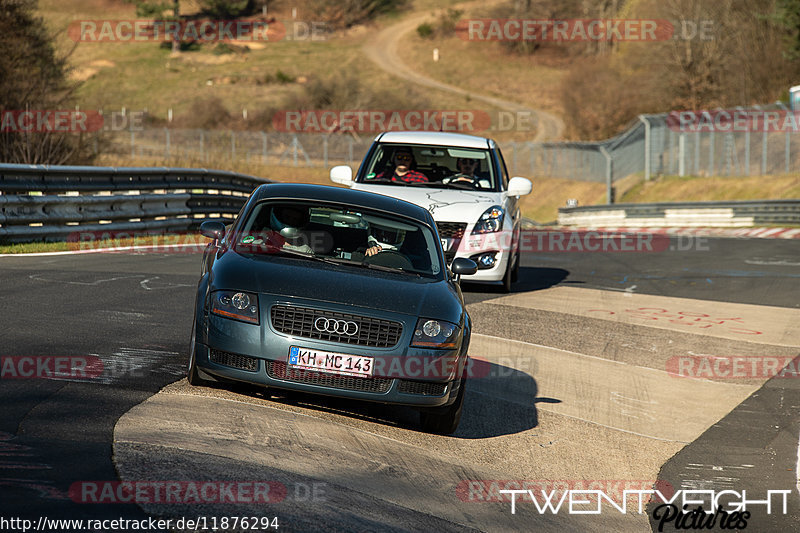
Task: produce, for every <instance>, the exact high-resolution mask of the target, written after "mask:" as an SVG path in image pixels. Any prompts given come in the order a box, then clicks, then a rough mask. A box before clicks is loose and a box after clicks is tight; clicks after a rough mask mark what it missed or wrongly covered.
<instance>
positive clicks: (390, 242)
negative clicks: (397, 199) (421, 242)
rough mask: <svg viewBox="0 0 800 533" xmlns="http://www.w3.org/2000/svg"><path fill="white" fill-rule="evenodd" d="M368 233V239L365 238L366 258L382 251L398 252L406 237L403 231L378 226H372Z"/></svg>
mask: <svg viewBox="0 0 800 533" xmlns="http://www.w3.org/2000/svg"><path fill="white" fill-rule="evenodd" d="M369 233H370V234H369V237H367V251H366V252H364V253H365V255H366V256H367V257H369V256H373V255H375V254H377V253H379V252H382V251H384V250H392V251H397V250H399V249H400V246H401V245H402V244H403V240H404V239H405V237H406V232H405V231H403V230H400V229H394V228H390V227H387V226H380V225H378V224H372V225H371V226H370V228H369Z"/></svg>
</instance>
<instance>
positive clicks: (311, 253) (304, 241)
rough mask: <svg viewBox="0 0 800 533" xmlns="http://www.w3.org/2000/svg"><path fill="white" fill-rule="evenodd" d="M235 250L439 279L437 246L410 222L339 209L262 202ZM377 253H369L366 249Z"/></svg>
mask: <svg viewBox="0 0 800 533" xmlns="http://www.w3.org/2000/svg"><path fill="white" fill-rule="evenodd" d="M235 239H236V242H235V245H234V249H235V250H236V251H237V252H239V253H244V254H255V255H269V254H276V255H291V256H292V257H295V258H297V259H308V260H322V261H326V260H327V261H328V262H331V263H335V264H340V265H342V267H343V268H348V267H359V266H361V267H363V266H372V267H374V268H379V269H380V268H382V269H384V270H396V271H398V272H404V273H411V274H419V275H421V276H429V277H435V278H439V277H440V276H441V275H442V271H443V268H442V265H441V261H440V255H439V248H440V244H439V241H438V240H437V239H436V237H435V235H434V233H433V231H431V229H430V228H429V227H428V226H426V225H424V224H421V223H419V222H418V221H415V220H413V219H407V218H404V217H394V216H391V215H387V214H386V213H383V212H378V211H370V210H365V209H361V208H358V209H354V208H352V207H349V206H343V205H328V204H318V203H312V202H287V201H266V202H260V203H258V204H256V205H255V206H254V207H253V208H252V210H251V211H250V212H249V213H248V214H247V215H246V220H245V222H244V224H243V225H242V228H241V231H239V233H238V234H237V235H236V237H235ZM375 247H379V248H380V250H377V251H375V252H374V253H373V254H369V253H368V250H369V249H370V248H375Z"/></svg>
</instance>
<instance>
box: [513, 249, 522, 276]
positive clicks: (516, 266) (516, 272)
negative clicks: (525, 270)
mask: <svg viewBox="0 0 800 533" xmlns="http://www.w3.org/2000/svg"><path fill="white" fill-rule="evenodd" d="M520 260H521V257H520V255H519V251H517V254H516V255H515V256H514V270H513V271H512V272H511V283H516V282H517V281H519V263H520Z"/></svg>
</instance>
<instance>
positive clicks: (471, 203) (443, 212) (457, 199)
mask: <svg viewBox="0 0 800 533" xmlns="http://www.w3.org/2000/svg"><path fill="white" fill-rule="evenodd" d="M353 189H356V190H360V191H368V192H374V193H378V194H383V195H385V196H391V197H392V198H399V199H400V200H405V201H406V202H411V203H412V204H417V205H419V206H421V207H424V208H425V209H427V210H428V211H430V213H431V215H433V219H434V220H436V221H437V222H466V223H468V224H473V223H475V222H476V221H477V220H478V218H479V217H480V216H481V215H482V214H483V213H484V211H486V210H487V209H489V208H490V207H492V206H493V205H500V206H502V205H503V193H499V192H491V191H459V190H455V189H433V188H427V187H419V186H409V187H404V186H402V185H366V184H363V183H356V184H355V185H354V186H353Z"/></svg>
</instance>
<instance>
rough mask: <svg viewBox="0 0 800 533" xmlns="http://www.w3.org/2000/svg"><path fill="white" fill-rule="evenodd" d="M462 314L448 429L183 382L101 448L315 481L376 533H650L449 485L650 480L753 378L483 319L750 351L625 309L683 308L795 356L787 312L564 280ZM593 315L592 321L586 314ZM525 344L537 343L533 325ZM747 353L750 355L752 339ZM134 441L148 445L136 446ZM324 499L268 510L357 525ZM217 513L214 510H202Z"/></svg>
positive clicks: (640, 519) (612, 517) (642, 523)
mask: <svg viewBox="0 0 800 533" xmlns="http://www.w3.org/2000/svg"><path fill="white" fill-rule="evenodd" d="M471 305H472V306H476V307H478V306H479V307H480V308H481V309H482V311H481V313H479V314H480V316H481V319H480V321H478V322H476V326H475V331H476V333H474V334H473V338H472V343H471V348H470V353H471V355H472V356H473V357H475V358H477V359H482V360H484V362H483V365H484V367H483V368H484V369H485V370H486V369H488V371H487V372H485V373H483V374H481V373H477V374H476V375H475V377H473V378H472V379H471V380H470V381H469V383H468V385H467V395H466V400H465V409H464V418H463V419H462V423H461V426H460V427H459V430H458V431H457V432H456V433H455V434H454V435H453V436H448V437H443V436H437V435H428V434H424V433H421V432H419V431H418V430H417V428H416V427H413V424H414V422H413V421H410V420H411V418H410V417H411V415H410V414H409V413H410V411H409V410H404V409H401V408H397V407H389V408H387V409H383V410H385V411H387V412H388V414H384V413H381V414H377V415H376V414H375V413H376V410H375V408H374V407H366V408H364V409H366V414H364V411H363V410H362V408H361V407H360V406H353V405H351V403H350V402H344V403H343V404H342V403H341V402H337V401H332V402H331V401H327V400H325V399H324V398H322V397H320V398H316V399H308V400H307V401H303V400H301V401H300V402H297V401H286V400H285V399H282V398H278V399H275V398H271V397H269V396H268V395H265V394H263V393H261V392H258V391H256V392H255V393H254V392H253V391H252V390H237V389H231V390H226V389H223V388H205V387H200V388H198V387H190V386H188V384H186V382H185V381H179V382H177V383H174V384H172V385H170V386H168V387H166V388H165V389H163V390H162V391H161V392H160V393H158V394H156V395H155V396H153V397H151V398H150V399H148V400H147V401H146V402H143V403H142V404H140V405H139V406H137V407H136V408H134V409H132V410H130V411H129V412H128V413H126V414H125V415H124V416H123V417H122V418H121V419H120V420H119V422H118V423H117V425H116V427H115V430H114V454H115V458H116V464H117V468H118V470H119V473H120V477H121V479H123V480H131V479H147V478H148V476H149V477H153V476H154V475H156V473H154V472H148V470H149V466H148V465H149V464H151V463H150V462H151V461H152V460H153V458H154V457H162V458H164V461H161V460H156V461H154V463H155V464H158V465H159V466H158V468H159V472H158V476H159V478H160V479H163V478H165V476H166V478H169V475H167V474H165V473H164V472H163V471H162V469H163V468H164V464H166V465H167V468H168V469H174V471H175V472H176V474H175V475H178V473H183V474H184V478H185V476H186V472H196V473H200V472H213V471H215V468H218V467H215V464H217V463H218V462H219V461H220V460H221V459H223V458H224V459H225V460H230V461H233V463H232V464H239V465H240V469H241V470H242V472H243V474H242V475H245V474H244V472H246V473H247V474H248V475H249V477H248V476H245V477H246V478H247V479H252V478H258V479H272V478H271V477H270V476H273V477H275V478H279V479H288V480H290V482H291V480H292V479H302V480H316V481H318V482H323V483H325V486H326V487H327V490H328V492H329V493H330V494H335V495H336V496H335V498H337V499H339V498H344V499H345V500H347V499H350V500H352V501H355V500H356V499H360V500H364V501H369V502H371V505H373V506H374V508H375V509H376V512H377V513H378V514H381V513H387V516H394V513H395V512H396V511H397V510H398V509H399V508H402V509H403V516H404V517H405V518H403V520H408V521H407V522H403V521H402V520H401V521H400V522H392V521H390V522H388V523H387V526H388V527H389V530H392V529H394V528H399V529H414V524H416V522H415V521H416V520H418V519H419V520H422V518H420V517H428V519H430V520H432V521H435V523H436V524H437V527H438V528H440V529H442V530H444V531H450V530H463V529H465V528H466V529H473V528H474V529H477V530H483V531H507V530H522V529H526V528H530V527H534V525H535V527H536V529H537V530H539V529H540V530H543V531H561V530H565V529H566V530H583V531H608V530H614V531H644V530H648V529H649V525H648V516H647V515H646V514H638V513H636V512H635V511H634V510H633V508H629V509H628V512H627V514H625V515H621V514H620V513H619V512H616V511H614V510H613V509H611V510H604V512H603V514H602V515H589V516H586V515H584V516H577V515H570V514H569V513H567V512H566V510H565V509H562V510H561V511H560V512H559V513H558V514H557V515H553V514H551V513H545V514H541V513H539V512H537V510H536V509H535V508H534V507H533V506H532V504H531V502H524V501H522V500H520V501H518V502H517V507H516V514H513V515H512V514H511V512H510V503H509V501H508V500H504V501H485V499H489V498H488V496H487V495H486V494H485V493H482V492H481V491H475V492H474V493H470V496H469V497H468V498H465V497H464V493H463V491H462V492H459V487H461V488H462V489H463V487H464V483H466V482H468V481H470V480H479V481H480V482H481V483H484V485H481V486H489V484H490V482H491V480H495V481H498V480H499V481H500V485H499V486H503V485H502V483H503V480H505V481H509V480H514V481H520V482H522V481H526V480H527V481H532V482H540V481H542V480H549V482H553V481H554V480H560V482H562V483H566V484H570V483H571V484H572V485H571V486H575V485H576V483H577V485H579V486H581V487H583V486H585V485H587V484H589V483H592V482H595V483H601V484H602V483H608V484H609V486H611V485H612V484H614V483H617V484H619V483H626V482H628V483H630V482H636V481H639V482H646V483H649V484H653V483H656V482H657V481H658V475H659V469H660V468H661V465H663V464H664V462H665V461H667V460H668V459H669V458H670V457H673V456H674V455H675V454H676V453H678V452H679V451H680V450H681V449H682V448H683V447H684V445H685V444H686V443H689V442H691V441H693V440H694V439H696V438H698V437H699V436H701V435H702V434H704V432H706V431H707V430H708V429H709V428H710V427H712V426H713V425H714V424H715V423H716V422H717V421H718V420H720V419H721V418H723V417H725V416H726V415H727V414H728V413H729V412H730V411H731V410H733V409H734V408H735V407H736V406H737V405H739V404H740V403H741V402H742V401H744V400H745V399H746V398H748V397H749V396H750V395H751V394H752V393H753V392H754V391H756V390H757V389H758V388H759V387H760V386H761V384H763V382H764V381H766V380H765V379H761V380H759V379H750V380H747V381H741V380H738V381H737V380H728V381H717V382H715V381H710V380H705V379H690V378H678V377H675V376H673V375H670V374H669V373H668V372H667V371H666V370H665V369H664V367H663V364H662V363H659V364H656V365H654V367H646V366H640V365H636V364H630V363H627V362H624V361H613V360H608V359H607V358H605V357H603V356H602V354H600V355H598V354H593V353H577V352H573V351H569V350H564V349H559V348H553V347H551V346H548V345H545V344H553V345H558V339H557V338H556V335H552V334H551V338H550V339H545V341H550V342H546V343H545V344H537V343H532V342H526V341H524V340H514V339H505V338H498V337H494V336H492V335H487V334H486V333H481V332H486V331H488V330H491V324H489V323H487V321H488V318H487V317H488V316H489V315H490V314H491V309H492V307H493V306H494V307H497V309H498V311H502V310H503V309H507V308H508V307H518V308H521V309H523V310H529V311H531V312H533V311H537V312H540V311H542V309H544V310H551V311H553V310H558V312H561V313H574V315H576V316H579V317H588V316H591V317H592V319H593V320H594V321H598V323H599V324H601V325H604V327H606V328H614V327H616V325H617V324H629V323H630V324H634V325H635V326H636V327H638V328H641V329H643V330H647V331H648V332H649V333H650V334H652V335H653V338H654V339H655V342H660V343H667V342H670V339H671V338H673V337H675V336H676V335H677V336H681V335H686V334H687V333H688V332H689V331H692V333H695V334H699V335H702V336H703V337H704V338H709V340H710V341H711V342H712V343H714V342H724V343H725V345H726V346H727V345H731V344H732V345H733V346H736V345H737V342H736V341H737V340H738V341H740V342H741V343H742V344H743V345H745V344H748V341H749V340H750V339H749V337H752V336H753V334H752V333H740V332H737V331H731V330H725V329H722V328H720V326H723V325H724V321H723V324H713V325H712V327H709V328H704V329H700V330H697V331H695V330H691V328H692V326H691V325H687V324H684V323H683V322H682V320H686V319H683V318H669V319H667V320H664V319H663V318H658V319H655V320H653V319H645V318H642V317H641V316H637V315H631V314H630V313H626V312H625V310H626V309H636V310H640V309H641V308H645V309H663V310H665V311H668V312H669V313H678V312H683V313H686V314H676V315H675V316H678V317H684V316H685V317H692V318H693V319H694V318H701V319H706V320H709V319H710V318H718V317H721V318H728V319H738V320H736V321H734V324H735V328H737V330H738V329H745V328H753V331H755V330H756V329H755V328H758V329H757V331H759V332H760V333H759V335H758V336H759V341H760V342H761V343H764V344H763V346H769V347H771V348H773V349H777V350H779V351H780V353H784V354H786V355H790V354H791V353H793V352H794V350H792V349H791V348H790V349H787V347H788V344H789V342H790V339H791V338H792V333H791V332H793V331H794V330H795V329H796V328H797V325H796V323H790V319H791V318H792V316H793V315H794V314H797V313H798V311H795V310H791V309H785V308H771V307H768V306H753V305H745V304H726V303H720V302H705V301H698V300H691V299H685V298H665V297H661V296H647V295H639V294H634V295H628V294H625V293H616V292H607V291H600V290H591V289H573V288H563V287H557V288H554V289H546V290H542V291H535V292H531V293H521V294H515V295H511V296H503V297H499V298H495V299H490V300H486V301H483V302H480V303H476V304H471ZM593 309H602V310H604V311H606V312H605V313H600V314H599V316H595V315H594V313H592V310H593ZM676 310H677V311H676ZM589 313H592V314H591V315H590V314H589ZM611 313H613V314H611ZM689 313H691V314H689ZM524 315H525V313H524V312H523V313H522V316H524ZM629 315H630V316H629ZM700 315H708V317H703V316H700ZM476 320H478V319H476ZM718 321H719V320H717V322H718ZM700 324H703V325H705V324H706V322H700ZM776 324H777V325H776ZM781 325H785V327H786V328H787V330H788V332H787V331H786V330H781V329H780V326H781ZM509 327H512V328H516V329H518V330H519V331H521V332H523V333H521V334H520V336H521V337H523V338H524V337H525V335H524V331H525V328H530V329H535V328H536V327H537V324H536V323H535V322H529V323H527V324H526V323H524V321H522V320H519V319H518V320H517V321H516V322H514V323H512V324H510V325H509ZM695 327H696V326H695ZM715 328H716V329H717V330H719V331H713V333H716V335H712V331H709V330H714V329H715ZM590 333H591V332H590ZM539 335H544V336H545V337H547V332H544V333H543V332H541V331H540V332H539ZM706 335H711V336H710V337H706ZM795 338H796V337H795ZM697 349H698V350H702V349H703V347H702V346H699V347H697ZM748 349H749V350H750V353H752V352H753V347H752V346H750V347H749V348H748ZM676 353H681V352H680V350H679V351H678V352H676ZM487 365H488V366H487ZM381 409H382V408H381V407H378V411H380V410H381ZM148 446H149V447H151V448H148V449H149V452H148V453H147V454H143V453H141V450H142V447H148ZM167 458H169V459H167ZM204 475H206V476H207V475H208V474H204ZM231 475H233V474H231ZM240 477H241V476H240ZM173 478H174V476H173ZM179 479H182V478H179ZM225 479H230V477H227V478H225ZM495 488H496V486H495ZM333 498H334V497H333V496H332V497H331V499H330V500H325V501H319V502H316V503H315V502H307V503H301V502H294V501H290V500H289V499H287V500H286V501H285V502H283V503H282V504H276V506H275V507H274V509H275V512H276V513H277V514H284V515H285V516H287V517H290V519H291V518H292V517H294V520H295V521H297V520H300V522H297V523H298V524H299V523H302V517H301V511H300V509H301V506H302V509H303V511H302V512H303V513H306V515H304V516H314V517H318V518H319V519H325V520H329V521H330V522H329V523H330V524H331V529H332V530H338V529H339V528H341V529H342V530H347V525H346V524H348V523H349V524H351V525H353V526H354V527H361V526H359V524H361V522H359V521H360V520H362V519H363V515H359V516H350V515H347V520H350V521H351V522H345V518H344V515H342V510H341V509H335V508H334V507H333V506H332V502H334V501H337V500H334V499H333ZM629 503H630V502H629ZM212 507H213V506H212ZM144 509H145V511H146V512H148V513H153V514H158V515H163V516H167V515H172V514H175V515H178V514H180V512H181V511H180V509H179V508H177V507H174V506H170V505H145V506H144ZM223 511H224V505H220V506H217V507H215V508H213V509H209V512H217V513H221V512H223ZM308 513H310V515H309V514H308ZM431 523H434V522H431ZM361 525H363V526H364V527H366V525H365V524H361Z"/></svg>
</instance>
